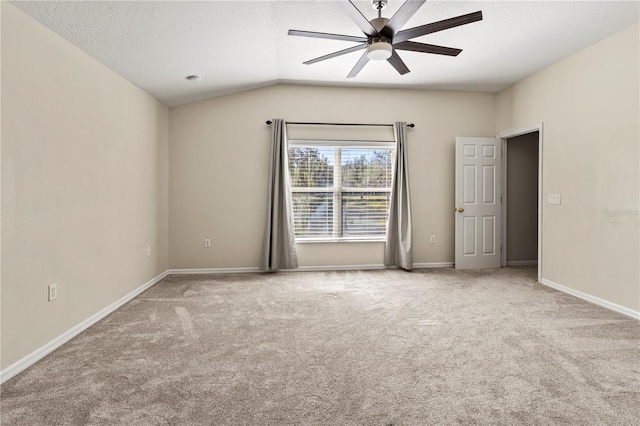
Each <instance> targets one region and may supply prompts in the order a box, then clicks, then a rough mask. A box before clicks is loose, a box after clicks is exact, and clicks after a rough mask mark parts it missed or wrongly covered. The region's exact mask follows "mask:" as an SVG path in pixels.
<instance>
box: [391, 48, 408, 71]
mask: <svg viewBox="0 0 640 426" xmlns="http://www.w3.org/2000/svg"><path fill="white" fill-rule="evenodd" d="M387 61H388V62H389V63H390V64H391V65H393V67H394V68H395V69H396V71H398V72H399V73H400V75H405V74H406V73H408V72H409V68H407V65H405V63H404V62H402V59H400V56H399V55H398V53H397V52H396V50H395V49H393V53H392V54H391V57H390V58H389V59H387Z"/></svg>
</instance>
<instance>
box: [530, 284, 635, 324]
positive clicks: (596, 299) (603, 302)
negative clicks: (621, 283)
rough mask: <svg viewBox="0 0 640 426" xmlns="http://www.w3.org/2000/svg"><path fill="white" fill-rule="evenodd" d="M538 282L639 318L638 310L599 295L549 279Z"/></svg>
mask: <svg viewBox="0 0 640 426" xmlns="http://www.w3.org/2000/svg"><path fill="white" fill-rule="evenodd" d="M540 284H544V285H546V286H547V287H551V288H554V289H556V290H558V291H561V292H563V293H567V294H570V295H572V296H575V297H577V298H579V299H582V300H586V301H587V302H591V303H594V304H596V305H599V306H602V307H604V308H607V309H611V310H612V311H615V312H618V313H620V314H623V315H627V316H630V317H631V318H635V319H640V312H636V311H634V310H633V309H629V308H625V307H624V306H620V305H617V304H615V303H613V302H609V301H608V300H604V299H600V298H599V297H595V296H591V295H590V294H587V293H583V292H581V291H578V290H574V289H572V288H570V287H566V286H563V285H562V284H558V283H554V282H553V281H549V280H547V279H545V278H543V279H542V280H540Z"/></svg>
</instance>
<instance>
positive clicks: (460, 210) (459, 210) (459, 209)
mask: <svg viewBox="0 0 640 426" xmlns="http://www.w3.org/2000/svg"><path fill="white" fill-rule="evenodd" d="M454 210H455V211H457V212H458V213H462V212H463V211H464V209H463V208H462V207H456V208H455V209H454Z"/></svg>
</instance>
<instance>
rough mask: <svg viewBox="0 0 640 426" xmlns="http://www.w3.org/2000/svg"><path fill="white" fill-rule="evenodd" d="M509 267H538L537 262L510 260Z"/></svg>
mask: <svg viewBox="0 0 640 426" xmlns="http://www.w3.org/2000/svg"><path fill="white" fill-rule="evenodd" d="M507 266H538V261H537V260H509V261H507Z"/></svg>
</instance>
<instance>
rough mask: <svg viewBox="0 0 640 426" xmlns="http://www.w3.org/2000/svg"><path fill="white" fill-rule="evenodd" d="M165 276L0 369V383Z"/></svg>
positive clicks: (156, 278) (160, 277)
mask: <svg viewBox="0 0 640 426" xmlns="http://www.w3.org/2000/svg"><path fill="white" fill-rule="evenodd" d="M166 276H167V271H165V272H163V273H161V274H160V275H158V276H157V277H155V278H152V279H151V280H149V281H147V282H146V283H144V284H143V285H142V286H140V287H138V288H137V289H135V290H133V291H132V292H131V293H129V294H127V295H126V296H123V297H121V298H120V299H118V300H117V301H115V302H113V303H112V304H110V305H109V306H107V307H106V308H104V309H102V310H101V311H99V312H97V313H95V314H93V315H91V316H90V317H89V318H87V319H86V320H84V321H82V322H81V323H80V324H77V325H76V326H74V327H72V328H70V329H69V330H67V331H65V332H64V333H62V334H61V335H60V336H58V337H56V338H55V339H53V340H51V341H50V342H49V343H47V344H45V345H44V346H41V347H40V348H38V349H36V350H35V351H33V352H31V353H30V354H29V355H27V356H25V357H24V358H22V359H20V360H18V361H16V362H14V363H13V364H11V365H10V366H8V367H7V368H5V369H4V370H2V371H0V384H1V383H4V382H6V381H7V380H9V379H11V378H12V377H14V376H15V375H16V374H19V373H21V372H22V371H24V370H26V369H27V368H29V367H30V366H32V365H33V364H35V363H36V362H38V361H39V360H41V359H42V358H44V357H45V356H47V355H48V354H50V353H51V352H53V351H54V350H56V349H58V348H59V347H60V346H62V345H64V344H65V343H67V342H68V341H69V340H71V339H73V338H74V337H75V336H77V335H78V334H80V333H81V332H83V331H84V330H86V329H87V328H89V327H91V326H92V325H93V324H95V323H96V322H98V321H100V320H101V319H102V318H104V317H106V316H107V315H109V314H110V313H112V312H113V311H115V310H116V309H118V308H119V307H121V306H122V305H124V304H125V303H127V302H128V301H130V300H131V299H133V298H134V297H136V296H138V295H139V294H141V293H142V292H144V291H145V290H147V289H149V288H150V287H152V286H153V285H154V284H156V283H158V282H159V281H160V280H162V279H163V278H164V277H166Z"/></svg>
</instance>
